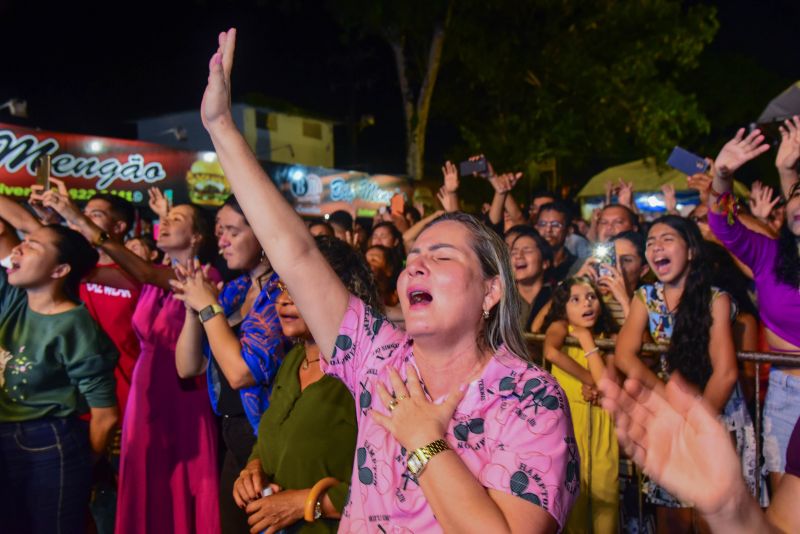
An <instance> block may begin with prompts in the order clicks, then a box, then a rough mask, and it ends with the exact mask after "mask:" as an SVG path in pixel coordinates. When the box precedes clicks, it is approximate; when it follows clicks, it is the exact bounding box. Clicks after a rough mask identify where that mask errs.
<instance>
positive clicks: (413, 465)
mask: <svg viewBox="0 0 800 534" xmlns="http://www.w3.org/2000/svg"><path fill="white" fill-rule="evenodd" d="M406 463H407V465H408V470H409V471H411V473H412V474H414V475H416V474H417V473H419V471H420V469H422V462H421V461H420V459H419V458H418V457H417V455H416V454H412V455H411V456H409V457H408V462H406Z"/></svg>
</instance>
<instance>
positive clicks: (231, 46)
mask: <svg viewBox="0 0 800 534" xmlns="http://www.w3.org/2000/svg"><path fill="white" fill-rule="evenodd" d="M218 41H219V46H218V48H217V51H216V52H215V53H214V55H213V56H211V60H210V61H209V62H208V85H206V90H205V92H204V93H203V102H202V104H200V117H201V118H202V120H203V126H205V128H206V130H210V129H211V128H212V127H213V126H215V125H216V124H221V123H224V122H229V124H232V123H233V119H232V118H231V70H232V69H233V52H234V50H235V49H236V29H235V28H231V29H230V30H228V31H227V32H222V33H220V34H219V38H218ZM226 119H227V121H226Z"/></svg>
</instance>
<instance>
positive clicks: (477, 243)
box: [423, 212, 530, 361]
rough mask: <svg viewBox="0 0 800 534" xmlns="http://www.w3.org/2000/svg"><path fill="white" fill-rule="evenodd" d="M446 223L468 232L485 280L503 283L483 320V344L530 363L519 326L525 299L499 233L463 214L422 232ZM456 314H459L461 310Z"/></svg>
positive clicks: (451, 215)
mask: <svg viewBox="0 0 800 534" xmlns="http://www.w3.org/2000/svg"><path fill="white" fill-rule="evenodd" d="M445 221H453V222H457V223H459V224H461V225H462V226H464V227H465V228H466V229H467V231H469V233H470V235H471V237H472V240H471V241H472V250H473V251H474V252H475V255H476V256H478V261H479V262H480V265H481V271H482V273H483V278H484V279H485V280H488V279H490V278H493V277H495V276H497V277H498V278H499V280H500V285H501V287H502V291H503V294H502V296H501V297H500V302H498V303H497V305H496V306H495V307H493V308H492V309H491V310H490V311H489V318H488V319H486V320H485V321H483V330H482V332H481V334H480V341H481V342H483V343H485V345H486V346H487V347H488V348H489V349H491V350H492V352H497V351H498V350H499V349H500V347H501V346H502V345H505V347H506V349H508V350H509V352H511V353H513V354H515V355H516V356H519V357H520V358H522V359H524V360H528V361H530V355H529V351H528V345H527V344H526V343H525V339H524V337H523V336H522V329H521V328H520V325H519V315H520V310H521V307H522V301H521V298H522V297H520V296H519V293H518V292H517V286H516V283H515V282H514V274H513V271H512V269H511V258H510V256H509V254H508V247H507V246H506V244H505V243H504V242H503V240H502V239H500V236H499V235H497V232H495V231H493V230H491V229H490V228H489V227H488V226H486V225H485V224H484V223H482V222H481V221H480V220H478V219H476V218H475V217H473V216H472V215H469V214H467V213H462V212H453V213H445V214H444V215H442V216H441V217H437V218H436V219H434V220H433V221H431V222H430V223H428V224H427V226H425V229H424V230H423V232H424V231H425V230H427V229H428V228H430V227H432V226H434V225H436V224H439V223H442V222H445ZM453 312H454V313H457V312H458V310H453Z"/></svg>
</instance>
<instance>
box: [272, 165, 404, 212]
mask: <svg viewBox="0 0 800 534" xmlns="http://www.w3.org/2000/svg"><path fill="white" fill-rule="evenodd" d="M263 166H264V168H265V169H266V170H267V172H268V173H269V175H270V176H271V177H272V180H273V181H274V182H275V183H276V184H277V186H278V188H279V189H280V190H281V191H282V192H283V195H284V197H285V198H286V199H287V200H288V201H289V203H290V204H292V205H293V206H294V208H295V210H296V211H297V212H298V213H300V214H301V215H305V216H319V215H325V214H328V213H332V212H334V211H336V210H345V211H348V212H350V213H351V214H353V215H354V216H358V217H372V216H373V215H375V212H376V211H378V209H379V208H381V207H385V206H388V205H389V203H390V202H391V199H392V197H393V196H394V195H396V194H401V195H403V196H404V197H405V198H406V200H410V199H411V198H412V194H413V188H412V186H411V185H410V182H409V181H408V179H406V178H404V177H401V176H393V175H387V174H367V173H364V172H358V171H344V170H337V169H325V168H322V167H306V166H303V165H284V164H277V163H263Z"/></svg>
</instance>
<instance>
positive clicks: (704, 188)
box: [687, 173, 712, 204]
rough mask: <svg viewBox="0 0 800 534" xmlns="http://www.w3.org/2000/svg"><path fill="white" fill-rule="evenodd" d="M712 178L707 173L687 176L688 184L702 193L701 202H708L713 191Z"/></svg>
mask: <svg viewBox="0 0 800 534" xmlns="http://www.w3.org/2000/svg"><path fill="white" fill-rule="evenodd" d="M711 182H712V178H711V177H710V176H709V175H707V174H705V173H698V174H693V175H692V176H689V177H688V178H687V185H688V186H689V188H690V189H696V190H697V191H698V192H699V193H700V203H701V204H708V196H709V193H710V192H711Z"/></svg>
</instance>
